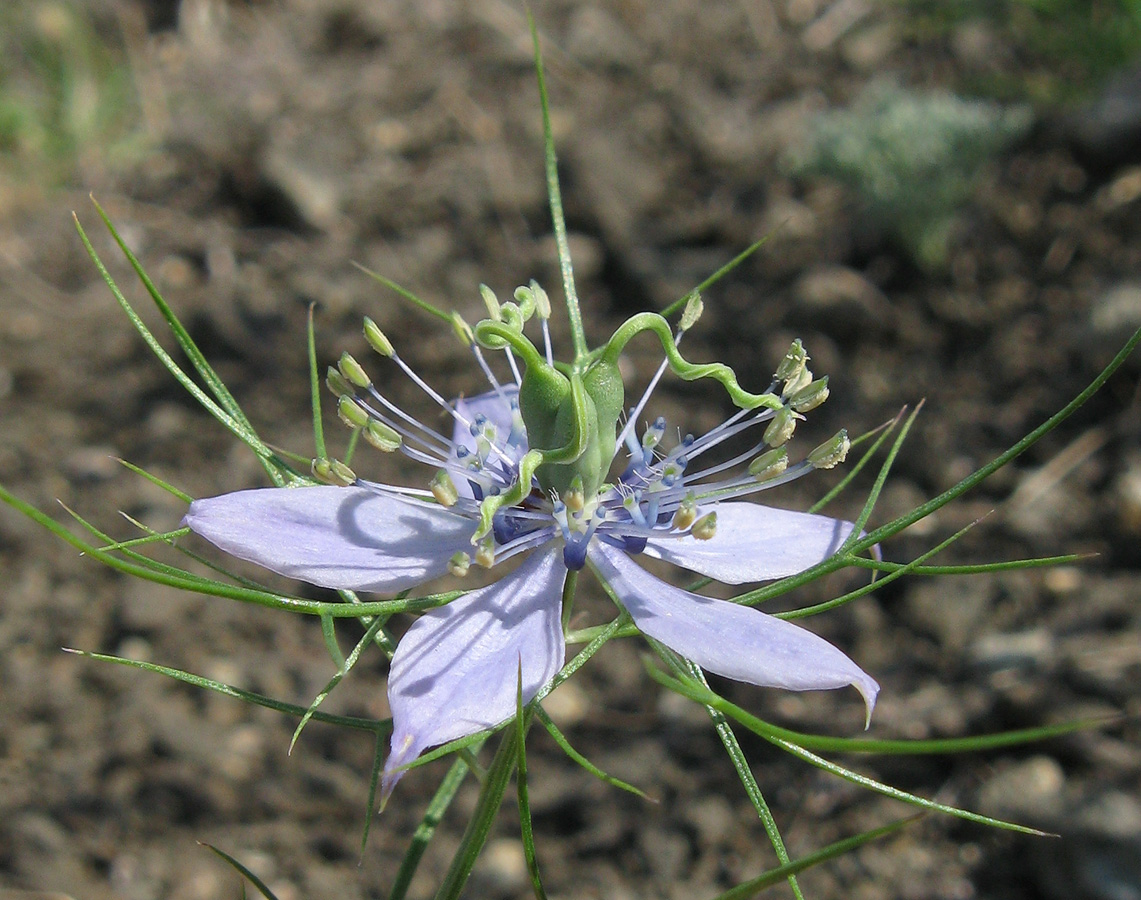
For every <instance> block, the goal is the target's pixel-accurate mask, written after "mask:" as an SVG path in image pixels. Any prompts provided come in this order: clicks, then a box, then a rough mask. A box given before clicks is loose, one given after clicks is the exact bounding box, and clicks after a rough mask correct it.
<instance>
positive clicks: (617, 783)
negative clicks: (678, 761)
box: [534, 706, 658, 803]
mask: <svg viewBox="0 0 1141 900" xmlns="http://www.w3.org/2000/svg"><path fill="white" fill-rule="evenodd" d="M534 709H535V717H536V718H537V719H538V720H539V722H540V723H541V724H542V725H543V727H544V728H546V729H547V733H548V734H549V735H550V736H551V739H552V740H553V741H554V742H555V743H556V744H557V745H558V746H559V749H560V750H562V751H563V753H565V754H566V755H567V756H568V757H570V758H571V759H572V760H573V761H574V762H576V763H578V764H579V765H580V766H582V767H583V768H584V769H586V771H588V772H589V773H590V774H591V775H593V776H594V777H595V778H597V779H598V780H599V781H603V782H605V783H606V784H608V785H610V786H611V787H616V788H618V789H620V790H623V791H627V792H628V793H631V794H636V795H637V796H639V797H641V798H642V799H643V800H649V801H650V802H651V803H657V802H658V801H657V800H655V799H654V798H653V797H650V796H649V795H648V794H646V792H645V791H642V790H640V789H639V788H636V787H634V785H632V784H629V783H628V782H625V781H623V780H622V779H620V778H615V777H614V776H613V775H608V774H607V773H606V772H604V771H602V769H600V768H598V766H596V765H595V764H594V763H592V762H591V761H590V760H589V759H587V758H586V757H585V756H583V755H582V754H581V753H579V752H578V751H577V750H575V749H574V747H572V746H571V744H570V741H568V740H567V738H566V735H564V734H563V733H562V732H561V731H559V727H558V726H557V725H556V724H555V723H554V722H553V721H552V720H551V717H550V715H549V714H548V713H547V711H546V710H545V709H543V707H542V706H535V708H534Z"/></svg>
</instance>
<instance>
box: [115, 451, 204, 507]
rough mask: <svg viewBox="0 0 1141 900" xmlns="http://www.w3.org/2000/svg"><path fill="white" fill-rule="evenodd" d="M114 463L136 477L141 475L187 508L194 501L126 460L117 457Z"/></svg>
mask: <svg viewBox="0 0 1141 900" xmlns="http://www.w3.org/2000/svg"><path fill="white" fill-rule="evenodd" d="M116 462H118V463H119V465H121V466H123V467H124V468H126V469H129V470H130V471H132V472H134V473H135V474H136V475H141V476H142V477H143V478H145V479H146V480H147V481H149V482H150V483H151V484H153V485H155V486H156V487H160V488H162V489H163V490H164V491H166V492H167V493H168V494H172V495H173V496H175V497H177V498H178V499H179V500H181V501H182V502H183V503H185V504H186V505H187V506H189V505H190V504H191V503H192V502H193V501H194V498H193V497H191V496H190V495H189V494H188V493H186V492H185V491H180V490H179V489H178V488H176V487H175V486H174V485H173V484H169V483H168V482H166V481H163V480H162V479H161V478H159V477H158V476H157V475H153V474H151V473H150V472H148V471H147V470H146V469H142V468H139V467H138V466H136V465H135V464H134V463H131V462H127V460H125V459H120V458H118V457H116Z"/></svg>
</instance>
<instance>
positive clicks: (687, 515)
mask: <svg viewBox="0 0 1141 900" xmlns="http://www.w3.org/2000/svg"><path fill="white" fill-rule="evenodd" d="M696 521H697V498H696V497H695V496H694V495H693V491H690V492H689V493H688V494H686V495H685V497H684V498H682V501H681V504H680V505H679V506H678V508H677V512H675V513H674V518H673V522H672V523H671V524H672V526H673V527H674V528H676V529H677V530H678V531H685V530H687V529H688V528H689V527H690V526H691V525H693V523H694V522H696Z"/></svg>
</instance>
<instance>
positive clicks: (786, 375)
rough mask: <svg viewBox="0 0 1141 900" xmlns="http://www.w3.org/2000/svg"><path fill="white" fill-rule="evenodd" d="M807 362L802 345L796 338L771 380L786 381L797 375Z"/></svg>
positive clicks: (806, 355)
mask: <svg viewBox="0 0 1141 900" xmlns="http://www.w3.org/2000/svg"><path fill="white" fill-rule="evenodd" d="M807 362H808V354H807V353H806V352H805V350H804V345H803V344H802V343H801V342H800V338H797V339H796V340H795V341H793V342H792V345H791V346H790V347H789V348H788V352H787V353H785V355H784V359H782V360H781V361H780V365H779V366H777V370H776V372H775V373H774V374H773V378H775V379H776V380H777V381H788V379H790V378H793V377H794V376H797V375H799V374H800V370H801V369H803V368H804V365H805V363H807Z"/></svg>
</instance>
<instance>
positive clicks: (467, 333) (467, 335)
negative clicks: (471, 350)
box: [452, 312, 475, 347]
mask: <svg viewBox="0 0 1141 900" xmlns="http://www.w3.org/2000/svg"><path fill="white" fill-rule="evenodd" d="M452 331H454V332H455V333H456V337H458V338H459V339H460V341H461V342H462V343H463V345H464V346H465V347H470V346H471V345H472V344H474V343H475V333H474V332H473V331H472V330H471V326H470V325H469V324H468V323H467V322H465V321H464V319H463V316H461V315H460V314H459V313H458V312H454V313H452Z"/></svg>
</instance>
